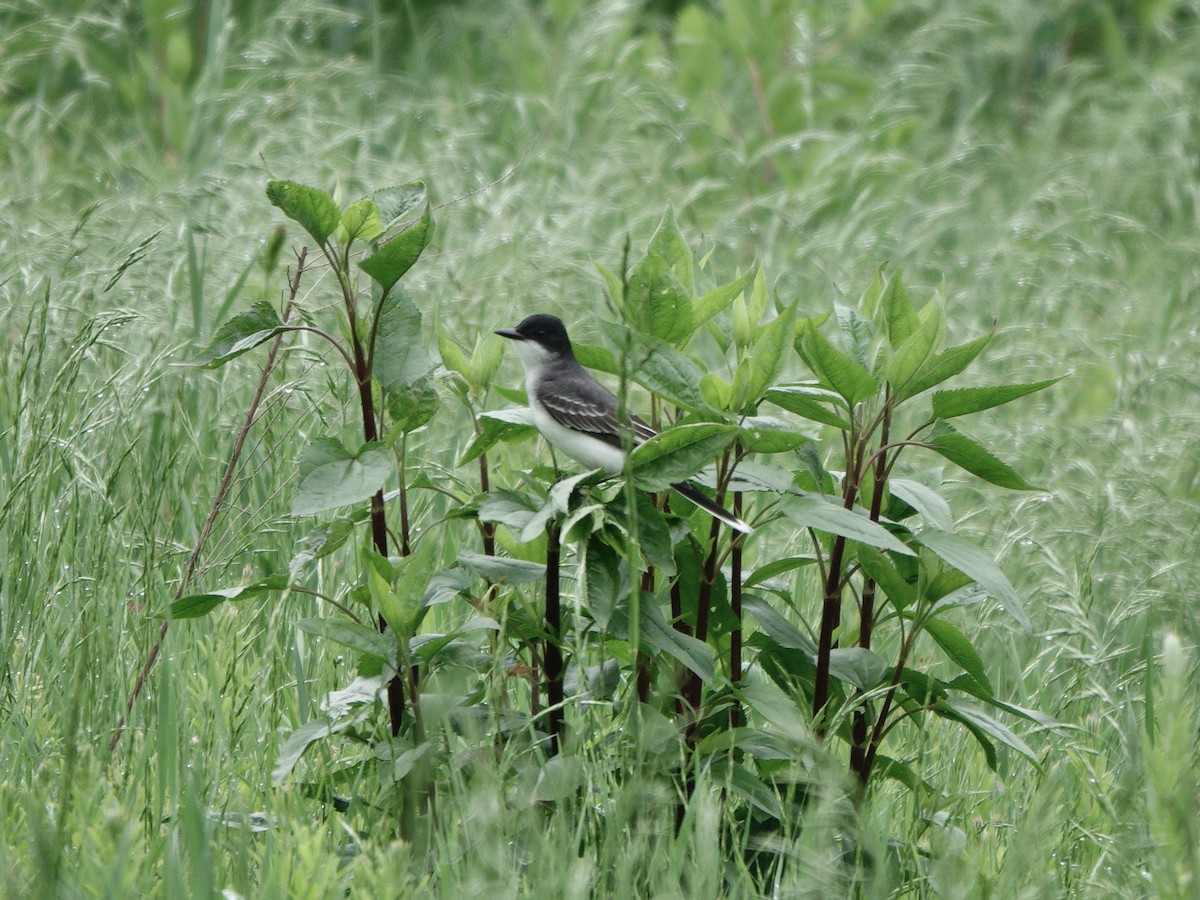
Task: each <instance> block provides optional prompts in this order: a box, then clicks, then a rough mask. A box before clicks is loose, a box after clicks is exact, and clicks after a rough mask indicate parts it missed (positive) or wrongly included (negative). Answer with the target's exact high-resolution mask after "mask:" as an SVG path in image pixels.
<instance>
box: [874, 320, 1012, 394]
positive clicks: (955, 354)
mask: <svg viewBox="0 0 1200 900" xmlns="http://www.w3.org/2000/svg"><path fill="white" fill-rule="evenodd" d="M994 334H995V331H994V330H993V331H989V332H987V334H983V335H980V336H979V337H977V338H975V340H973V341H969V342H967V343H965V344H961V345H959V346H957V347H951V348H950V349H949V350H946V351H943V352H942V353H935V354H934V355H933V356H931V357H929V359H927V360H926V361H925V365H923V366H922V367H921V369H920V370H919V371H918V372H917V374H916V376H915V377H914V378H913V379H912V381H910V382H909V383H908V384H906V385H905V386H904V388H903V389H902V390H901V391H900V392H899V393H898V394H896V395H895V398H896V401H897V402H900V401H901V400H907V399H908V398H909V397H915V396H917V394H920V393H922V392H924V391H927V390H929V389H930V388H931V387H936V386H937V385H939V384H941V383H942V382H943V381H946V380H947V379H950V378H953V377H954V376H955V375H957V374H958V373H959V372H961V371H962V370H963V369H965V368H966V367H967V366H969V365H970V364H971V362H972V361H973V360H974V359H975V357H977V356H978V355H979V354H980V353H981V352H982V351H983V348H984V347H986V346H987V345H988V344H990V343H991V341H992V336H993V335H994Z"/></svg>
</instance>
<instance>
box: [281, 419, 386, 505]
mask: <svg viewBox="0 0 1200 900" xmlns="http://www.w3.org/2000/svg"><path fill="white" fill-rule="evenodd" d="M394 469H395V461H394V460H393V459H392V453H391V451H390V450H389V449H388V448H387V445H386V444H383V443H380V442H379V441H371V442H369V443H366V444H363V446H362V447H361V448H360V449H359V450H358V452H357V453H350V451H348V450H347V449H346V448H345V447H343V446H342V445H341V444H340V443H339V442H338V441H336V440H333V439H332V438H318V439H317V440H315V441H313V442H312V443H311V444H310V445H309V446H308V447H306V448H305V450H304V453H303V454H301V457H300V486H299V488H297V489H296V497H295V499H294V500H293V501H292V515H295V516H311V515H314V514H316V513H319V512H325V511H326V510H330V509H337V508H338V507H341V506H348V505H350V504H351V503H359V502H361V501H363V500H366V499H367V498H368V497H370V496H371V495H372V494H374V493H375V492H376V491H378V490H379V489H380V488H382V487H383V484H384V482H385V481H387V479H388V476H389V475H391V474H392V472H393V471H394Z"/></svg>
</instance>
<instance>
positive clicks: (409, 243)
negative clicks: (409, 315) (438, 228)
mask: <svg viewBox="0 0 1200 900" xmlns="http://www.w3.org/2000/svg"><path fill="white" fill-rule="evenodd" d="M432 237H433V219H432V217H431V215H430V208H429V204H428V203H426V204H425V212H424V213H423V214H422V215H421V218H420V219H418V220H417V221H416V222H414V223H413V224H412V225H410V226H408V228H406V229H404V230H403V231H401V232H400V233H399V234H398V235H396V236H395V237H394V238H391V239H390V240H388V241H386V242H385V243H383V244H381V245H380V246H379V248H378V249H377V250H376V251H375V252H374V253H372V254H371V255H370V256H368V257H366V258H364V259H363V260H361V261H360V262H359V265H360V266H361V267H362V270H363V271H364V272H366V273H367V274H368V275H370V276H371V277H372V278H373V279H375V281H376V282H378V283H379V286H380V287H381V288H383V291H384V293H387V292H388V291H390V290H391V289H392V287H393V286H394V285H395V284H396V282H397V281H399V280H400V279H401V278H402V277H403V276H404V273H405V272H407V271H408V270H409V269H411V268H412V267H413V264H414V263H415V262H416V261H417V260H418V259H420V257H421V254H422V253H423V252H424V250H425V248H426V247H427V246H428V245H429V240H430V238H432Z"/></svg>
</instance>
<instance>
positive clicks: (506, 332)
mask: <svg viewBox="0 0 1200 900" xmlns="http://www.w3.org/2000/svg"><path fill="white" fill-rule="evenodd" d="M496 334H498V335H500V337H506V338H508V339H509V340H512V341H523V340H525V338H524V337H523V336H522V335H521V332H519V331H517V330H516V329H515V328H498V329H497V330H496Z"/></svg>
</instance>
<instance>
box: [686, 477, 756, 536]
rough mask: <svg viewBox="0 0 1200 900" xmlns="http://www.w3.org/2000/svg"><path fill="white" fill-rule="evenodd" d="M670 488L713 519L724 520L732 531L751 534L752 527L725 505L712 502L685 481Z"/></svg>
mask: <svg viewBox="0 0 1200 900" xmlns="http://www.w3.org/2000/svg"><path fill="white" fill-rule="evenodd" d="M671 489H672V490H673V491H675V493H677V494H679V495H680V496H681V497H684V498H685V499H687V500H690V501H691V502H692V503H695V504H696V505H697V506H698V507H700V508H701V509H702V510H704V511H705V512H706V513H708V514H709V515H710V516H712V517H713V518H714V519H719V520H720V521H722V522H724V523H725V524H726V525H728V526H729V527H730V528H732V529H733V530H734V531H740V532H741V533H742V534H753V532H754V529H753V528H751V527H750V526H749V525H747V524H746V523H745V522H743V521H742V520H741V519H739V518H738V517H737V516H735V515H734V514H733V513H731V512H730V511H729V510H727V509H725V507H723V506H721V505H719V504H717V503H714V502H713V501H712V500H710V499H708V497H706V496H705V495H704V494H702V493H701V492H700V491H699V489H697V488H695V487H693V486H692V485H690V484H688V483H687V482H686V481H680V482H678V483H676V484H673V485H671Z"/></svg>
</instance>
